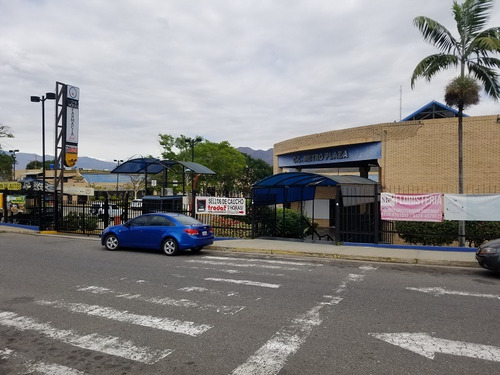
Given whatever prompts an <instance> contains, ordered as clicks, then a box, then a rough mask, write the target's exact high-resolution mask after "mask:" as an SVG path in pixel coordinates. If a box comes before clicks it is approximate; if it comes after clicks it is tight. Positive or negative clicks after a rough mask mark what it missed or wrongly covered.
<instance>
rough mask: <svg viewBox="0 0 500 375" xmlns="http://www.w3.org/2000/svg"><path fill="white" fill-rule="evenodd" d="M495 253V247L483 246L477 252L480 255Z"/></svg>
mask: <svg viewBox="0 0 500 375" xmlns="http://www.w3.org/2000/svg"><path fill="white" fill-rule="evenodd" d="M496 253H497V249H496V248H495V247H489V246H487V247H483V248H481V249H479V254H481V255H488V254H496Z"/></svg>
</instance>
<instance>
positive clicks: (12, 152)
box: [9, 150, 19, 181]
mask: <svg viewBox="0 0 500 375" xmlns="http://www.w3.org/2000/svg"><path fill="white" fill-rule="evenodd" d="M16 152H19V150H9V154H10V157H11V158H12V178H13V179H14V181H15V180H16Z"/></svg>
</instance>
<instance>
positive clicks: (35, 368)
mask: <svg viewBox="0 0 500 375" xmlns="http://www.w3.org/2000/svg"><path fill="white" fill-rule="evenodd" d="M28 371H29V372H30V373H32V372H37V373H42V374H47V375H85V374H88V373H86V372H84V371H79V370H76V369H74V368H71V367H66V366H62V365H58V364H55V363H45V362H38V363H35V364H33V365H30V366H29V367H28Z"/></svg>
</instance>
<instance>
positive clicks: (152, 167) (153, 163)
mask: <svg viewBox="0 0 500 375" xmlns="http://www.w3.org/2000/svg"><path fill="white" fill-rule="evenodd" d="M179 164H180V165H182V166H183V167H185V168H187V169H189V170H190V171H192V172H194V173H196V174H215V172H214V171H212V170H211V169H209V168H207V167H205V166H204V165H201V164H198V163H194V162H191V161H174V160H160V159H156V158H137V159H131V160H127V161H126V162H124V163H122V164H120V165H118V166H117V167H116V168H115V169H113V170H112V171H111V173H127V174H141V173H147V174H158V173H160V172H163V171H164V170H165V169H168V168H170V167H172V166H174V165H179Z"/></svg>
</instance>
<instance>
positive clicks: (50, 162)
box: [26, 160, 55, 169]
mask: <svg viewBox="0 0 500 375" xmlns="http://www.w3.org/2000/svg"><path fill="white" fill-rule="evenodd" d="M54 163H55V162H54V160H45V169H50V166H51V165H53V164H54ZM26 169H42V162H41V161H38V160H33V161H30V162H29V163H28V164H26Z"/></svg>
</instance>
